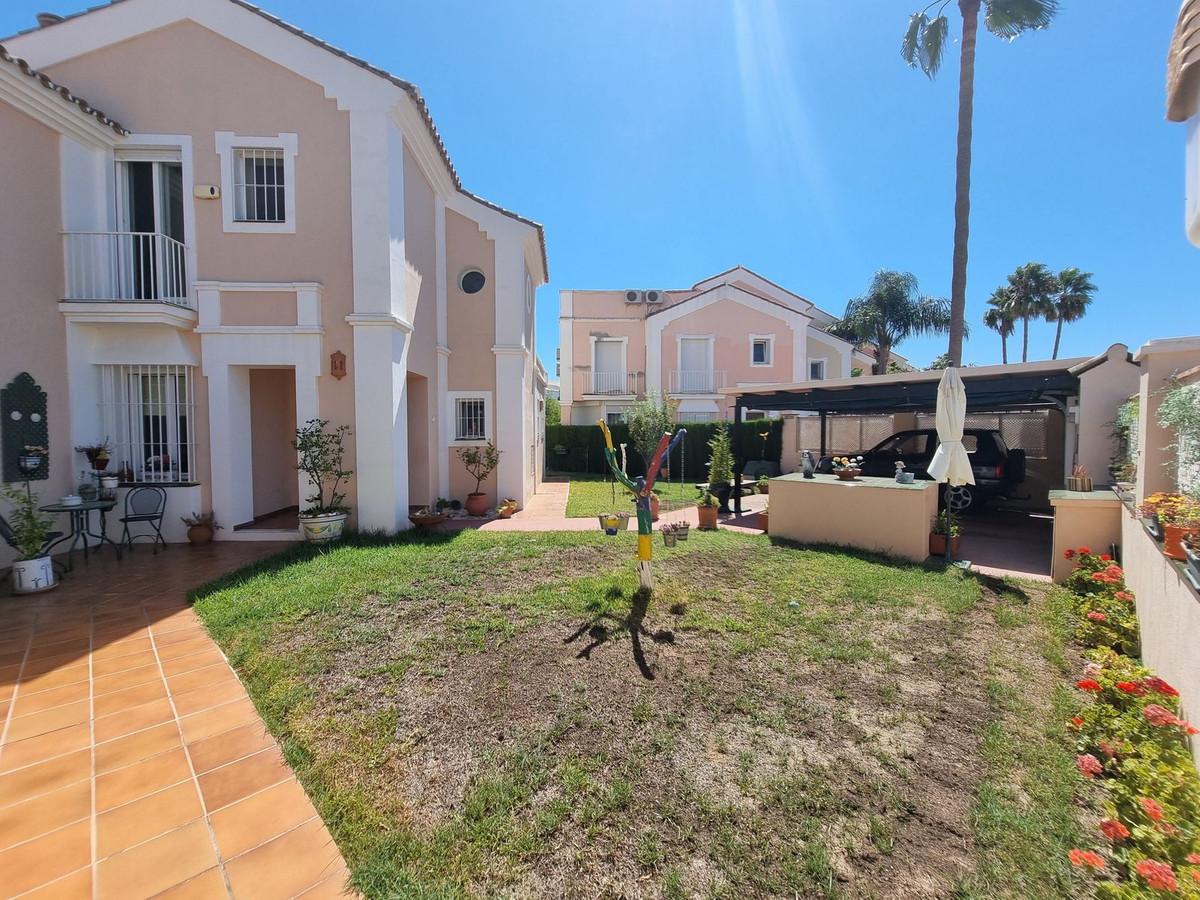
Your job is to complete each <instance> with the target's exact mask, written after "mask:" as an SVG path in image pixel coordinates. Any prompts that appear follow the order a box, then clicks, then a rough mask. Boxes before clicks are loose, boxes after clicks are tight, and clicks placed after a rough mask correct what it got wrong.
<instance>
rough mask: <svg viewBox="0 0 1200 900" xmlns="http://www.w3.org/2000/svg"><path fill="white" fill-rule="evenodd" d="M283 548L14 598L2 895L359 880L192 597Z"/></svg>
mask: <svg viewBox="0 0 1200 900" xmlns="http://www.w3.org/2000/svg"><path fill="white" fill-rule="evenodd" d="M279 547H280V545H278V544H260V543H259V544H256V543H235V542H226V543H218V544H213V545H211V546H209V547H205V548H191V547H187V546H180V545H172V546H171V547H170V548H169V549H167V550H164V551H161V552H160V553H159V554H158V555H157V556H153V555H151V553H150V551H149V549H148V548H146V549H140V548H139V549H138V550H137V552H136V553H134V554H132V555H127V556H126V558H125V559H124V560H122V561H120V562H118V561H117V560H115V559H114V558H113V556H112V553H111V551H109V550H105V552H104V553H102V554H100V555H98V556H93V557H92V560H91V562H90V563H87V564H84V563H83V562H82V560H79V559H77V560H76V566H75V571H74V572H73V573H72V574H70V575H69V576H68V577H67V578H66V579H65V580H64V581H63V583H62V585H61V586H60V587H59V588H57V589H56V590H54V591H50V592H48V593H45V594H35V595H26V596H22V597H15V596H11V595H9V594H7V588H4V589H3V590H4V591H5V593H2V594H0V897H5V898H8V897H18V896H19V897H29V898H34V897H36V898H50V897H53V898H74V897H80V898H108V897H120V898H141V897H155V896H158V897H164V898H165V897H172V898H185V897H186V898H210V897H212V898H227V897H255V898H275V897H278V898H287V897H304V898H306V900H315V898H319V897H334V896H338V895H340V894H341V893H342V889H343V885H344V884H345V880H346V876H347V870H346V866H345V863H344V862H343V861H342V857H341V854H340V853H339V852H338V849H337V846H336V845H335V844H334V842H333V840H332V839H331V838H330V836H329V833H328V832H327V831H326V830H325V826H324V824H323V823H322V821H321V819H320V818H319V817H318V816H317V814H316V811H315V810H314V809H313V806H312V804H311V803H310V802H309V800H308V797H307V796H306V795H305V793H304V790H303V789H302V788H301V787H300V784H299V782H297V780H296V777H295V776H294V775H293V774H292V771H291V769H290V768H289V767H288V765H287V763H286V762H285V761H284V758H283V755H282V754H281V753H280V750H279V747H278V746H277V745H276V743H275V741H274V739H272V737H271V736H270V734H268V733H267V731H266V728H265V726H264V725H263V723H262V721H261V720H260V719H259V717H258V713H257V712H256V711H255V709H254V706H253V704H252V703H251V702H250V700H249V698H248V697H247V696H246V691H245V689H244V688H243V687H242V684H241V682H240V681H238V678H237V676H236V675H235V674H234V672H233V670H232V669H231V668H230V667H229V664H228V663H227V662H226V660H225V657H224V656H223V655H222V654H221V652H220V650H218V649H217V646H216V645H215V644H214V643H213V641H212V639H211V638H210V637H209V636H208V633H207V632H206V631H205V629H204V626H203V625H202V624H201V623H200V621H199V619H198V618H197V617H196V615H195V613H194V612H192V610H191V608H190V606H189V604H188V602H187V599H186V591H187V590H188V589H189V588H191V587H194V586H196V585H199V584H202V583H203V582H205V581H208V580H209V579H211V578H214V577H215V576H217V575H219V574H221V573H222V572H225V571H229V570H231V569H233V568H236V567H237V566H239V565H242V564H244V563H246V562H249V561H251V560H253V559H256V558H258V557H261V556H264V555H267V554H269V553H272V552H274V551H276V550H278V549H279Z"/></svg>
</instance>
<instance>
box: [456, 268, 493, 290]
mask: <svg viewBox="0 0 1200 900" xmlns="http://www.w3.org/2000/svg"><path fill="white" fill-rule="evenodd" d="M485 284H487V278H486V277H485V276H484V274H483V273H482V272H480V271H479V270H478V269H467V271H465V272H463V273H462V275H460V276H459V278H458V286H459V287H460V288H462V291H463V293H464V294H478V293H479V292H480V291H482V290H483V286H484V285H485Z"/></svg>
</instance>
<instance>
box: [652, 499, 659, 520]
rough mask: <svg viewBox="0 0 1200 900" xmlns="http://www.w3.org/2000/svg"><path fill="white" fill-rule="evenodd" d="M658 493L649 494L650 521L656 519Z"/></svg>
mask: <svg viewBox="0 0 1200 900" xmlns="http://www.w3.org/2000/svg"><path fill="white" fill-rule="evenodd" d="M658 503H659V501H658V494H651V495H650V521H651V522H657V521H658Z"/></svg>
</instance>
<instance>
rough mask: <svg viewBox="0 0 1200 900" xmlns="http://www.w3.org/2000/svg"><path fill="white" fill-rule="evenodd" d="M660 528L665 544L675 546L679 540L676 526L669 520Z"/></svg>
mask: <svg viewBox="0 0 1200 900" xmlns="http://www.w3.org/2000/svg"><path fill="white" fill-rule="evenodd" d="M659 530H660V531H661V532H662V539H663V546H666V547H674V546H675V542H676V541H677V540H679V534H678V532H676V530H675V526H674V525H672V524H671V523H670V522H667V523H666V524H665V525H663V527H662V528H661V529H659Z"/></svg>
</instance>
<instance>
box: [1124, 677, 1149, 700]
mask: <svg viewBox="0 0 1200 900" xmlns="http://www.w3.org/2000/svg"><path fill="white" fill-rule="evenodd" d="M1117 690H1118V691H1121V692H1122V693H1125V694H1132V695H1133V696H1135V697H1140V696H1142V694H1144V693H1146V689H1145V688H1144V687H1142V686H1141V685H1140V684H1138V683H1137V682H1136V681H1118V682H1117Z"/></svg>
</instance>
